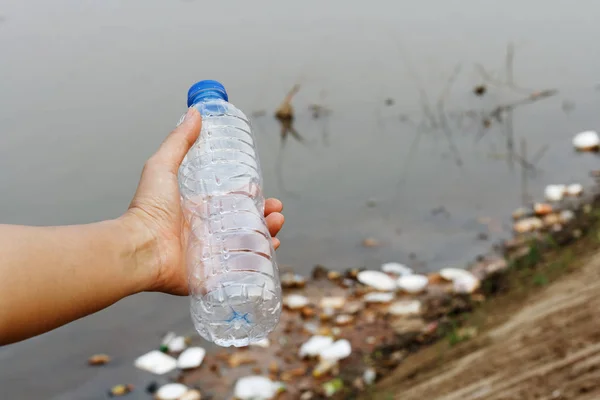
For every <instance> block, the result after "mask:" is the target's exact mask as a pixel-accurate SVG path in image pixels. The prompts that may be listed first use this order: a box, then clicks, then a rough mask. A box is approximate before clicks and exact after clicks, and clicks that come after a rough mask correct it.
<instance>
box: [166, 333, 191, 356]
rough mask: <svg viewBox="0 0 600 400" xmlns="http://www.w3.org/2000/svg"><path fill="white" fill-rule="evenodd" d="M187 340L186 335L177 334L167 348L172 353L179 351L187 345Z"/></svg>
mask: <svg viewBox="0 0 600 400" xmlns="http://www.w3.org/2000/svg"><path fill="white" fill-rule="evenodd" d="M186 342H187V340H186V338H185V337H184V336H176V337H174V338H173V339H172V340H171V341H170V342H169V343H168V344H167V348H168V349H169V352H171V353H179V352H181V351H183V350H185V348H186V347H187V343H186Z"/></svg>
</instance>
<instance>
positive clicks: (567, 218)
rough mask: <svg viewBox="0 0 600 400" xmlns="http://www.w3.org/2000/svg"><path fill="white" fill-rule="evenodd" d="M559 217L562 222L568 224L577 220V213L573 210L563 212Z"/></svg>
mask: <svg viewBox="0 0 600 400" xmlns="http://www.w3.org/2000/svg"><path fill="white" fill-rule="evenodd" d="M558 216H559V218H560V222H562V223H563V224H566V223H568V222H571V221H572V220H573V219H574V218H575V213H574V212H573V211H571V210H562V211H561V212H560V214H559V215H558Z"/></svg>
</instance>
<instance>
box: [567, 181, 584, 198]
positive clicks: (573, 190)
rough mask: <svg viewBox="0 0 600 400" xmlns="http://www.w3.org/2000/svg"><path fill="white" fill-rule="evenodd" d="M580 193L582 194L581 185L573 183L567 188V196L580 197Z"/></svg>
mask: <svg viewBox="0 0 600 400" xmlns="http://www.w3.org/2000/svg"><path fill="white" fill-rule="evenodd" d="M582 193H583V185H582V184H580V183H573V184H571V185H569V186H567V194H568V195H569V196H573V197H577V196H581V194H582Z"/></svg>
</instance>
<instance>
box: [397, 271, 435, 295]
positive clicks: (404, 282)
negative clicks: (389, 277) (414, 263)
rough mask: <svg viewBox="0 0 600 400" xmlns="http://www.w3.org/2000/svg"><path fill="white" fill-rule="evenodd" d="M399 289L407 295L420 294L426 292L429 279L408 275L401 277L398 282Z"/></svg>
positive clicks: (423, 276) (422, 276)
mask: <svg viewBox="0 0 600 400" xmlns="http://www.w3.org/2000/svg"><path fill="white" fill-rule="evenodd" d="M396 284H397V285H398V287H399V288H400V289H402V290H404V291H405V292H407V293H419V292H422V291H423V290H425V288H426V287H427V285H428V284H429V278H428V277H427V276H425V275H418V274H415V275H406V276H401V277H400V278H398V280H397V281H396Z"/></svg>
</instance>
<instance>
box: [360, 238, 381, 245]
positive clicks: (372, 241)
mask: <svg viewBox="0 0 600 400" xmlns="http://www.w3.org/2000/svg"><path fill="white" fill-rule="evenodd" d="M362 245H363V246H364V247H379V246H381V243H379V240H377V239H375V238H366V239H365V240H363V241H362Z"/></svg>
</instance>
